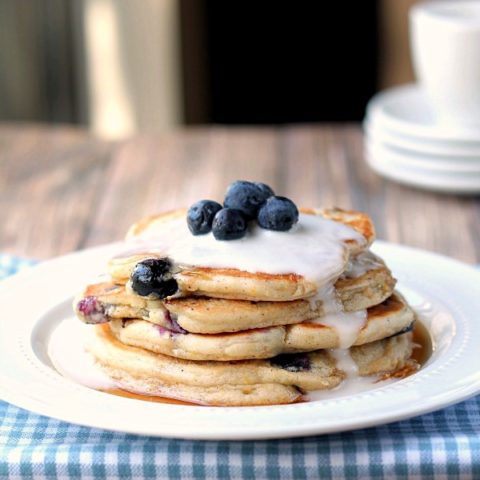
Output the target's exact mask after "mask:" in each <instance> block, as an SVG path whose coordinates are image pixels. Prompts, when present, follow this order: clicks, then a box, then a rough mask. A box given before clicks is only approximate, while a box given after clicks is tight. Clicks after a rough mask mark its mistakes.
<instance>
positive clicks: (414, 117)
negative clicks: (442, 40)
mask: <svg viewBox="0 0 480 480" xmlns="http://www.w3.org/2000/svg"><path fill="white" fill-rule="evenodd" d="M367 116H368V118H370V119H371V120H372V121H375V122H376V123H378V124H380V125H382V126H384V127H385V128H388V129H389V130H392V131H394V132H398V133H403V134H404V135H409V136H412V137H416V138H420V139H427V140H443V141H452V142H480V131H479V130H478V129H468V130H467V129H459V130H453V129H452V127H450V126H444V125H441V124H439V123H438V121H437V119H436V117H435V112H434V110H433V108H432V106H431V105H430V102H429V101H428V99H427V97H426V96H425V94H424V93H423V91H422V89H421V88H420V87H419V86H418V85H415V84H411V85H405V86H402V87H395V88H390V89H388V90H385V91H383V92H380V93H377V94H376V95H375V96H374V97H373V98H372V99H371V100H370V101H369V102H368V105H367Z"/></svg>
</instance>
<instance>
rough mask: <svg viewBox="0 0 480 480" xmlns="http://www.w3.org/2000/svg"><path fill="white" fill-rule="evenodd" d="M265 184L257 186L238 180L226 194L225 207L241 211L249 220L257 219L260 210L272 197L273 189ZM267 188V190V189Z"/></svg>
mask: <svg viewBox="0 0 480 480" xmlns="http://www.w3.org/2000/svg"><path fill="white" fill-rule="evenodd" d="M260 185H264V184H255V183H252V182H247V181H245V180H237V181H236V182H233V183H231V184H230V185H229V187H228V188H227V192H226V193H225V200H224V202H223V205H224V206H225V207H227V208H234V209H235V210H240V211H241V212H242V213H243V214H244V215H245V217H246V218H247V219H250V218H255V217H256V216H257V212H258V209H259V208H260V207H261V206H262V205H263V204H264V203H265V201H266V200H267V198H268V197H270V196H271V193H270V192H271V191H272V189H271V188H270V187H268V186H267V185H264V186H260ZM265 187H266V188H265Z"/></svg>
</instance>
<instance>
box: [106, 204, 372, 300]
mask: <svg viewBox="0 0 480 480" xmlns="http://www.w3.org/2000/svg"><path fill="white" fill-rule="evenodd" d="M302 212H303V213H304V214H306V215H318V216H320V217H323V219H327V220H331V221H333V222H337V223H340V224H342V225H346V226H348V227H351V232H352V233H351V238H348V235H347V237H346V238H344V240H343V241H342V242H341V243H339V248H340V249H341V251H343V253H342V254H341V259H340V261H339V265H337V267H336V270H335V272H334V273H332V277H333V278H331V279H330V280H334V279H336V278H338V276H339V275H340V274H341V273H342V272H343V271H344V270H345V268H346V266H347V264H348V261H349V259H350V257H351V256H355V255H358V254H360V253H361V252H363V251H365V250H366V249H367V248H368V246H369V245H370V244H371V243H372V241H373V239H374V237H375V233H374V227H373V224H372V221H371V219H370V218H369V217H368V215H366V214H364V213H361V212H355V211H345V210H340V209H308V210H302ZM182 218H186V210H175V211H173V212H169V213H163V214H160V215H155V216H152V217H148V218H146V219H144V220H141V221H140V222H138V223H135V224H134V225H133V226H132V227H131V228H130V230H129V232H128V234H127V240H131V241H132V249H131V250H130V251H129V252H126V253H124V254H123V255H121V256H117V257H116V258H113V259H112V260H111V261H110V262H109V264H108V273H109V274H110V275H111V277H112V278H113V280H114V281H115V282H116V283H120V284H125V283H127V282H128V279H129V278H130V274H131V272H132V270H133V268H134V267H135V265H136V264H137V263H138V262H140V261H141V260H144V259H146V258H164V257H165V256H166V254H165V253H162V252H158V251H152V250H150V251H149V248H148V245H147V246H145V247H144V251H142V248H143V247H142V243H141V242H140V241H137V239H138V240H140V239H141V238H142V236H147V237H148V236H149V235H154V234H155V232H157V231H161V229H162V228H164V227H165V225H166V224H167V223H168V222H173V221H179V220H180V219H182ZM185 221H186V220H185ZM256 228H259V227H256ZM270 233H271V234H272V235H276V232H270ZM358 234H360V235H358ZM281 235H285V233H283V232H282V233H281ZM282 238H286V237H282ZM136 241H137V242H136ZM135 242H136V243H135ZM233 242H236V241H235V240H234V241H232V244H233ZM220 243H222V242H219V244H220ZM172 271H173V277H174V278H175V280H176V281H177V283H178V286H179V293H178V294H177V295H176V296H188V295H195V296H206V297H213V298H225V299H237V300H253V301H289V300H295V299H300V298H307V297H310V296H313V295H315V294H316V293H317V291H318V288H319V287H320V285H318V282H317V281H316V280H315V279H312V278H305V276H303V275H301V274H299V273H298V272H290V273H282V274H276V273H267V272H262V271H255V272H252V271H245V270H240V269H238V268H218V267H205V266H198V265H181V264H175V263H174V265H173V268H172Z"/></svg>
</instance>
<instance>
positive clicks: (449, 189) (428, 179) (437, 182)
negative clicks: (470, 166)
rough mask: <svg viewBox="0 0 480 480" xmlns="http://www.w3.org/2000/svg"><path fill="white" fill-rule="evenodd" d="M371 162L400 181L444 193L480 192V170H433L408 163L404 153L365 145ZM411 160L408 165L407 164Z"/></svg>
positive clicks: (383, 174) (373, 166) (375, 168)
mask: <svg viewBox="0 0 480 480" xmlns="http://www.w3.org/2000/svg"><path fill="white" fill-rule="evenodd" d="M365 159H366V161H367V163H368V165H369V166H370V167H371V168H372V169H373V170H375V171H376V172H377V173H378V174H380V175H382V176H384V177H386V178H389V179H390V180H393V181H395V182H398V183H403V184H406V185H410V186H414V187H419V188H423V189H427V190H434V191H438V192H444V193H459V194H477V193H480V173H478V172H474V173H470V172H461V171H458V172H452V171H451V170H443V171H442V170H433V169H432V168H430V167H426V166H425V165H422V166H419V165H415V164H414V163H412V164H410V163H408V162H409V161H411V160H412V159H411V158H409V159H407V160H406V159H405V157H402V156H401V155H398V154H395V152H392V151H389V150H388V149H385V148H384V149H380V148H369V146H368V142H367V144H366V148H365ZM407 163H408V164H407Z"/></svg>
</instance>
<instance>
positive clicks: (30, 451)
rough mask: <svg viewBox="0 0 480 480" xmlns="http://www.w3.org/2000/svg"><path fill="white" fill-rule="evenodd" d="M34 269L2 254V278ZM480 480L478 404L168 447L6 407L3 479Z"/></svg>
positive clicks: (0, 422)
mask: <svg viewBox="0 0 480 480" xmlns="http://www.w3.org/2000/svg"><path fill="white" fill-rule="evenodd" d="M33 263H34V262H32V261H25V260H20V259H17V258H14V257H11V256H6V255H3V256H2V255H0V278H2V277H5V276H7V275H11V274H13V273H15V272H16V271H18V270H19V269H21V268H25V267H28V266H30V265H32V264H33ZM407 477H408V478H424V479H428V478H438V479H446V478H449V479H450V478H476V479H480V396H477V397H475V398H472V399H470V400H468V401H466V402H463V403H460V404H458V405H455V406H453V407H450V408H446V409H444V410H441V411H439V412H436V413H432V414H429V415H423V416H420V417H417V418H413V419H411V420H408V421H403V422H398V423H392V424H390V425H385V426H381V427H376V428H369V429H365V430H357V431H354V432H346V433H339V434H333V435H324V436H318V437H307V438H296V439H286V440H270V441H249V442H246V441H244V442H226V441H223V442H213V441H188V440H170V439H164V438H152V437H141V436H135V435H127V434H122V433H114V432H109V431H104V430H98V429H94V428H87V427H79V426H76V425H71V424H69V423H65V422H60V421H58V420H53V419H51V418H46V417H43V416H39V415H36V414H33V413H30V412H28V411H26V410H23V409H21V408H17V407H15V406H13V405H10V404H8V403H5V402H1V401H0V479H1V480H3V479H19V478H21V479H30V478H35V479H57V478H60V479H64V478H65V479H89V480H93V479H95V480H101V479H104V478H109V479H116V478H123V479H127V478H138V479H144V478H145V479H163V478H167V479H175V480H178V479H194V478H200V479H203V478H205V479H209V480H210V479H212V480H213V479H222V480H223V479H230V478H232V479H236V478H243V479H277V478H281V479H295V480H301V479H306V478H308V479H317V478H322V479H323V478H335V479H342V478H389V479H390V478H407Z"/></svg>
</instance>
